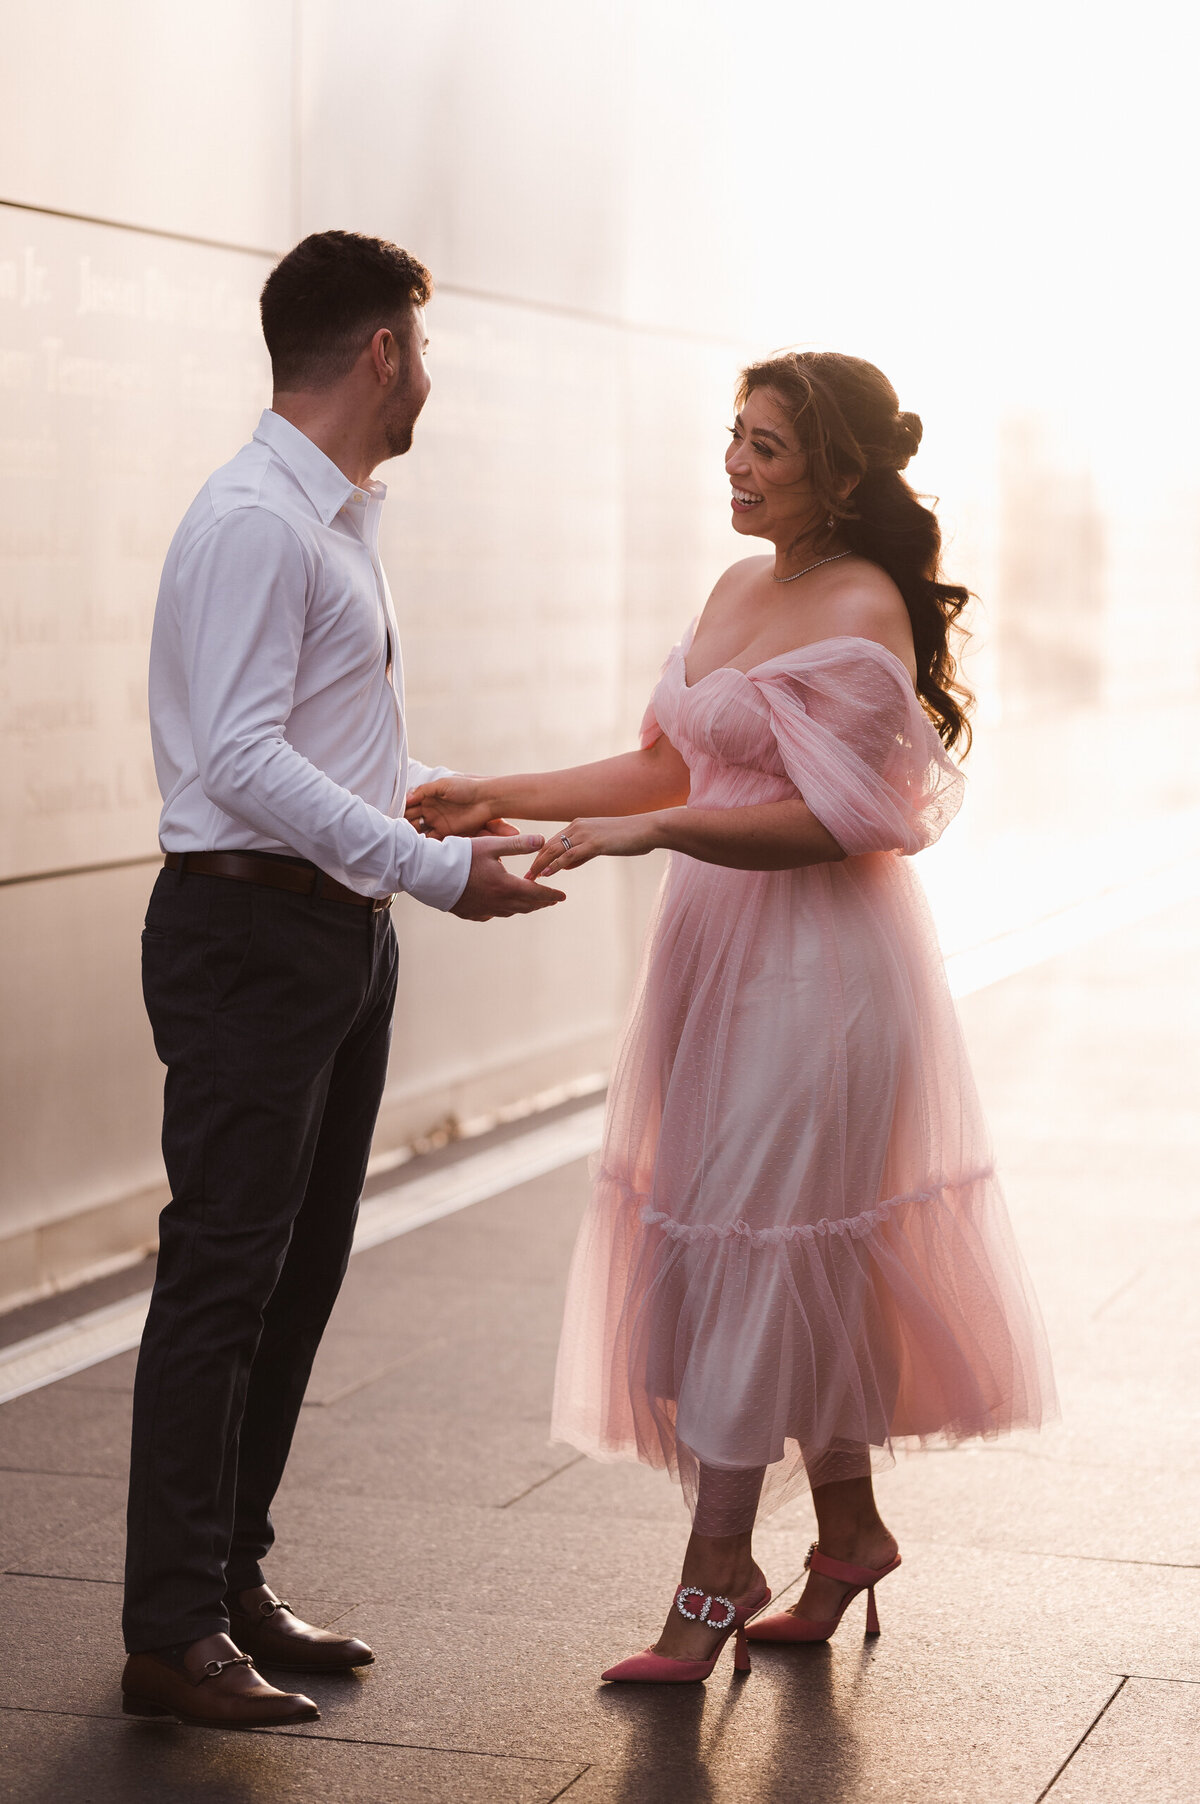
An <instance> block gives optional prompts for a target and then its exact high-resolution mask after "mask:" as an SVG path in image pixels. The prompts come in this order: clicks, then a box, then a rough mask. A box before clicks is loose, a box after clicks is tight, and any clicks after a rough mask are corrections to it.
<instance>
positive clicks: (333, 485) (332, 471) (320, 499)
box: [254, 407, 387, 526]
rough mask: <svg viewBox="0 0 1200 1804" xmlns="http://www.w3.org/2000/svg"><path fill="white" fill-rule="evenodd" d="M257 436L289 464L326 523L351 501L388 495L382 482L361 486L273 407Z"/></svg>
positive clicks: (262, 422) (263, 413) (263, 414)
mask: <svg viewBox="0 0 1200 1804" xmlns="http://www.w3.org/2000/svg"><path fill="white" fill-rule="evenodd" d="M254 436H255V438H256V439H257V440H258V441H259V443H260V444H263V445H266V446H267V447H268V448H269V449H270V450H271V451H273V452H274V453H275V456H276V457H277V458H278V459H279V460H280V462H281V463H284V464H286V465H287V467H288V469H289V470H290V471H291V473H292V475H293V476H294V477H295V478H296V481H297V482H298V483H299V484H300V487H301V488H302V489H303V490H304V493H305V494H306V495H307V496H308V499H309V500H310V501H311V502H312V504H313V507H314V509H315V510H316V513H317V515H318V517H319V518H320V520H321V523H322V525H324V526H328V525H329V524H330V522H331V521H332V520H333V519H334V517H335V516H336V515H337V514H339V513H340V512H341V510H342V508H344V507H345V505H346V503H347V502H354V501H359V500H361V501H362V502H363V503H366V502H369V501H382V500H383V497H384V496H385V495H386V494H387V489H386V487H385V485H384V484H383V483H382V482H367V483H364V484H363V485H362V487H361V488H359V487H356V486H355V484H354V483H352V482H351V481H350V480H349V478H348V477H346V476H345V475H343V473H342V471H341V470H339V469H338V467H337V465H336V464H335V463H334V462H333V460H332V459H331V458H328V457H326V455H325V453H324V452H323V451H322V450H321V449H320V447H319V446H318V445H314V444H313V441H312V440H311V439H310V438H309V437H308V436H307V434H306V433H303V432H301V430H300V428H299V427H298V426H293V425H292V422H291V421H290V420H285V419H284V417H283V415H282V414H279V413H275V412H274V411H273V410H272V409H271V408H270V407H264V408H263V412H262V418H261V419H260V420H259V422H258V425H257V426H256V427H255V429H254Z"/></svg>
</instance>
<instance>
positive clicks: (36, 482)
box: [0, 207, 270, 877]
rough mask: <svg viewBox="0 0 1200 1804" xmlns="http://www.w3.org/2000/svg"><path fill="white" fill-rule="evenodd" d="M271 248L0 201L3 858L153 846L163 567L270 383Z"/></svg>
mask: <svg viewBox="0 0 1200 1804" xmlns="http://www.w3.org/2000/svg"><path fill="white" fill-rule="evenodd" d="M268 268H269V263H268V262H267V260H266V259H265V258H258V257H254V256H251V255H248V254H245V253H241V252H234V251H224V250H217V249H211V248H207V247H203V246H197V245H190V244H182V243H175V242H172V241H170V240H165V239H161V238H151V237H149V236H147V235H145V234H142V233H137V232H130V231H123V230H118V229H114V228H111V227H106V226H96V225H90V224H86V223H83V222H80V221H76V220H68V219H55V218H51V217H47V216H39V215H36V214H32V213H28V212H24V211H22V210H18V209H16V208H9V207H0V876H3V877H13V876H22V875H27V874H30V873H35V872H39V871H50V870H62V869H65V868H71V867H73V866H77V865H86V864H103V863H108V862H111V861H115V860H118V859H122V858H136V857H138V856H141V855H149V854H152V853H153V852H154V849H155V845H156V835H155V824H156V820H157V815H158V807H159V798H158V790H157V787H156V785H155V781H154V768H153V763H152V760H151V756H150V743H149V734H148V725H147V715H146V657H147V651H148V647H149V638H150V628H151V623H152V620H153V615H154V600H155V595H156V592H157V587H158V576H159V571H160V568H161V565H162V560H163V556H164V554H165V552H166V549H167V546H168V544H169V543H170V539H171V534H172V533H173V532H174V530H175V527H176V525H177V523H178V521H179V518H180V516H181V514H182V513H183V511H184V509H185V508H186V507H187V505H188V503H189V501H190V500H191V498H192V496H193V495H194V494H195V493H196V491H197V489H198V488H199V487H200V485H201V484H202V483H203V482H204V480H205V478H206V476H207V475H208V474H209V472H210V471H211V470H212V469H213V468H214V467H215V466H216V465H218V464H220V463H222V462H224V461H225V459H226V458H228V457H229V456H231V455H232V454H233V452H234V451H235V450H236V449H237V447H238V445H239V444H240V443H241V442H242V441H243V440H244V439H245V438H246V437H247V436H248V434H249V432H250V431H251V430H252V429H253V425H254V422H255V420H256V418H257V416H258V413H259V411H260V409H261V408H262V407H263V406H264V405H265V404H266V402H267V401H268V399H269V396H270V379H269V369H268V365H267V360H266V353H265V351H264V349H263V345H262V340H261V335H260V333H259V329H258V319H257V295H258V290H259V288H260V286H261V284H262V281H263V278H264V276H265V274H266V272H267V269H268Z"/></svg>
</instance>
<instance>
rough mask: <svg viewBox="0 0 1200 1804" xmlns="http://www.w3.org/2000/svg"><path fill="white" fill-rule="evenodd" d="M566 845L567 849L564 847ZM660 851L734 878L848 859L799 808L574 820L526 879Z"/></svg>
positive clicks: (762, 806)
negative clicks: (733, 873)
mask: <svg viewBox="0 0 1200 1804" xmlns="http://www.w3.org/2000/svg"><path fill="white" fill-rule="evenodd" d="M564 839H566V840H568V841H569V842H570V844H569V845H564V844H563V840H564ZM657 849H662V850H665V851H668V852H685V853H686V854H687V856H688V857H689V858H699V859H702V860H703V862H704V863H705V864H723V865H728V866H730V867H731V868H732V869H734V870H738V871H790V870H795V869H797V868H798V867H799V866H801V865H806V864H833V863H835V862H837V861H838V860H840V859H843V858H845V856H846V854H845V853H844V852H843V850H842V848H841V846H839V845H838V843H837V841H836V839H834V837H833V835H832V834H831V833H829V832H828V831H827V830H826V829H825V828H824V827H823V826H822V825H821V823H820V821H819V820H818V819H817V817H816V815H815V814H814V813H813V812H812V810H811V808H809V807H807V806H806V804H805V803H804V802H802V801H800V800H798V799H797V800H796V801H786V802H755V803H752V804H751V805H750V806H749V807H746V808H683V807H676V808H661V809H656V810H655V811H654V812H652V813H646V814H638V815H633V816H632V817H629V818H625V819H620V820H612V819H604V818H601V819H577V820H573V821H570V822H569V823H568V824H567V826H565V827H564V828H563V830H562V832H561V833H555V834H553V835H552V836H551V837H550V838H549V839H548V840H547V841H546V844H545V845H544V846H543V847H542V850H541V851H540V852H539V853H538V855H537V857H536V858H535V859H534V861H533V864H532V865H531V867H530V869H529V872H528V875H529V876H530V877H548V876H552V875H553V874H554V872H555V871H570V870H574V869H575V867H576V866H577V865H581V864H587V863H588V861H589V859H592V858H600V857H606V856H607V857H610V858H633V857H638V856H640V855H641V854H642V853H645V852H653V851H655V850H657Z"/></svg>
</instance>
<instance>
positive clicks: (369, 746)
mask: <svg viewBox="0 0 1200 1804" xmlns="http://www.w3.org/2000/svg"><path fill="white" fill-rule="evenodd" d="M429 295H430V278H429V275H428V272H427V271H426V270H425V269H424V268H422V266H421V265H420V264H419V263H418V262H416V261H415V259H414V258H412V257H410V256H409V255H408V254H407V253H406V252H405V251H402V250H400V249H399V248H398V247H397V246H396V245H393V244H385V243H382V242H381V241H379V240H377V239H372V238H364V237H359V236H357V235H355V234H351V233H346V232H323V233H320V234H317V235H316V236H314V237H310V238H306V239H305V240H304V241H303V243H301V244H299V245H297V247H296V248H295V250H293V251H291V252H290V253H289V254H288V256H286V257H285V258H284V259H283V261H282V262H281V263H280V264H279V265H278V267H277V268H276V269H275V270H273V272H272V273H271V275H270V276H269V277H268V279H267V283H266V286H265V287H264V289H263V294H262V321H263V333H264V336H265V338H266V341H267V347H268V350H269V351H270V354H271V363H272V370H273V375H274V396H273V399H272V403H271V407H270V409H269V410H268V411H266V412H265V413H264V414H263V416H262V419H261V421H260V422H259V425H258V429H257V431H256V432H255V434H254V438H253V440H252V441H251V443H250V444H248V445H246V446H245V447H244V448H243V449H242V450H241V451H240V452H239V453H238V454H237V456H236V457H235V458H234V459H233V460H232V462H231V463H229V464H226V465H225V467H224V468H223V469H221V470H218V471H217V472H216V474H215V475H214V476H213V477H211V478H210V480H209V482H208V483H207V484H206V485H205V487H204V489H203V490H202V491H201V493H200V494H199V495H198V496H197V498H196V500H195V501H194V502H193V504H192V506H191V508H190V509H189V510H188V512H187V514H186V515H185V517H184V520H183V523H182V524H181V526H180V528H179V530H178V532H177V533H176V534H175V538H174V540H173V541H172V544H171V548H170V551H169V552H168V554H167V561H166V565H165V567H164V570H163V578H162V584H161V588H160V591H159V598H158V607H157V611H156V614H155V622H154V636H153V641H152V645H151V653H150V713H151V726H152V732H153V738H154V755H155V764H156V769H157V773H158V779H159V784H160V787H161V789H162V794H163V811H162V817H161V822H160V840H161V844H162V847H163V850H164V852H165V854H166V858H165V868H164V869H163V871H162V872H160V874H159V877H158V880H157V883H156V885H155V889H154V894H153V896H152V898H151V902H150V908H149V912H148V914H147V917H146V930H145V935H144V939H143V982H144V991H145V998H146V1007H147V1011H148V1013H149V1015H150V1020H151V1023H152V1026H153V1028H154V1036H155V1046H156V1048H157V1051H158V1054H159V1057H160V1058H161V1059H162V1061H163V1063H164V1064H165V1065H166V1068H167V1076H166V1090H165V1105H164V1119H163V1153H164V1157H165V1160H166V1167H167V1175H168V1178H169V1181H170V1186H171V1201H170V1203H169V1204H168V1206H167V1208H166V1209H165V1210H164V1211H163V1215H162V1222H161V1237H160V1247H159V1257H158V1275H157V1278H156V1281H155V1286H154V1294H153V1297H152V1299H151V1304H150V1314H149V1319H148V1321H147V1323H146V1331H145V1334H144V1336H143V1338H142V1347H141V1354H140V1357H139V1359H138V1369H137V1381H136V1385H135V1389H134V1419H133V1449H132V1459H131V1474H130V1491H129V1534H128V1553H127V1562H126V1591H125V1615H124V1626H125V1642H126V1647H127V1649H128V1652H129V1659H128V1661H127V1663H126V1667H125V1673H124V1678H123V1681H122V1686H123V1692H124V1699H125V1709H126V1710H127V1711H129V1712H131V1713H133V1714H139V1715H176V1716H180V1717H183V1718H185V1719H186V1720H188V1721H192V1722H199V1723H204V1724H210V1725H217V1726H240V1727H249V1726H251V1725H254V1724H268V1723H269V1724H278V1723H291V1722H300V1721H305V1720H310V1719H312V1718H314V1717H316V1716H317V1715H318V1714H319V1713H318V1711H317V1708H316V1706H315V1705H314V1704H313V1703H312V1702H311V1701H310V1700H309V1699H308V1698H307V1697H304V1696H303V1695H301V1694H299V1693H289V1692H285V1691H279V1690H276V1689H275V1688H274V1687H273V1686H270V1685H268V1684H267V1683H266V1682H265V1680H263V1679H262V1678H261V1677H260V1676H259V1674H258V1673H257V1671H256V1670H255V1668H254V1665H253V1664H252V1662H253V1660H255V1659H258V1660H261V1661H262V1662H263V1663H264V1664H266V1663H270V1664H272V1665H275V1666H283V1667H290V1668H292V1669H300V1670H302V1671H330V1670H345V1669H348V1668H350V1667H353V1666H359V1665H365V1664H367V1663H368V1662H369V1661H370V1660H371V1659H372V1658H373V1656H372V1654H371V1650H370V1649H369V1648H368V1647H366V1646H365V1645H364V1644H363V1643H362V1642H361V1641H358V1640H355V1639H353V1638H351V1637H344V1636H337V1635H333V1634H330V1633H328V1632H326V1631H323V1630H320V1629H316V1628H313V1627H311V1626H310V1625H309V1624H307V1623H303V1622H301V1621H300V1620H299V1618H297V1617H296V1616H295V1615H293V1614H292V1612H291V1611H290V1609H289V1607H288V1605H287V1604H286V1603H284V1602H282V1601H281V1600H280V1599H279V1598H277V1597H276V1596H275V1594H274V1592H272V1591H271V1590H269V1589H268V1587H267V1586H266V1584H265V1583H264V1582H263V1574H262V1567H261V1564H260V1562H261V1561H262V1559H263V1557H264V1556H265V1554H266V1553H267V1551H268V1549H269V1548H270V1546H271V1543H272V1539H273V1531H272V1526H271V1517H270V1505H271V1501H272V1498H273V1497H274V1494H275V1491H276V1488H277V1486H278V1484H279V1480H280V1476H281V1474H282V1472H283V1468H284V1464H285V1462H286V1459H287V1455H288V1450H289V1447H290V1445H291V1440H292V1434H293V1431H294V1429H295V1425H296V1419H297V1415H298V1413H299V1409H300V1404H301V1401H302V1399H303V1396H304V1389H305V1385H306V1382H307V1380H308V1376H309V1371H310V1369H311V1366H312V1361H313V1356H314V1354H315V1353H316V1349H317V1346H318V1343H319V1342H320V1339H321V1335H322V1332H323V1331H324V1327H325V1323H326V1321H327V1319H328V1316H329V1312H330V1310H331V1308H332V1307H333V1303H334V1299H335V1297H336V1296H337V1293H338V1289H339V1287H340V1284H341V1281H342V1277H343V1276H344V1273H345V1270H346V1263H347V1260H348V1258H349V1254H350V1245H351V1240H352V1236H353V1232H354V1223H355V1217H356V1215H357V1211H358V1199H359V1196H360V1194H361V1191H362V1185H363V1179H364V1177H365V1174H366V1165H367V1154H368V1150H369V1147H370V1142H371V1134H372V1130H373V1128H374V1124H375V1117H376V1113H377V1111H378V1106H379V1100H380V1096H381V1094H382V1090H383V1083H384V1076H385V1072H386V1067H387V1052H388V1039H389V1032H390V1022H391V1014H392V1005H393V1001H394V998H395V992H396V941H395V935H394V933H393V930H392V926H391V921H390V918H389V915H388V912H387V911H388V907H389V905H390V903H391V901H392V900H393V895H394V893H395V892H398V891H401V890H405V891H407V892H408V893H409V895H411V896H414V897H415V898H416V899H417V901H419V902H423V903H425V904H426V905H427V906H429V907H432V908H439V909H444V910H446V909H448V910H450V911H451V912H452V913H454V914H457V915H459V916H460V917H462V918H463V919H465V920H473V921H480V920H487V919H490V918H491V917H493V916H497V915H513V914H524V913H529V912H530V911H531V910H533V909H537V908H545V907H548V906H551V905H553V904H554V903H555V902H558V901H561V900H562V892H561V891H557V890H547V889H545V888H544V887H543V886H541V885H539V884H536V883H532V882H529V881H527V880H526V879H524V878H520V877H517V876H515V875H512V874H510V873H509V872H507V871H505V869H504V867H503V865H502V864H501V863H500V859H501V857H507V856H509V855H511V854H514V853H527V852H530V851H535V850H537V848H538V847H539V846H540V845H541V843H542V841H541V838H540V836H537V835H526V836H523V837H522V836H513V835H510V836H495V837H493V836H483V837H479V838H475V839H461V838H459V839H446V840H444V841H442V842H440V843H439V842H438V841H436V840H434V839H430V838H423V837H421V836H420V835H419V834H418V833H417V832H415V831H414V829H413V828H412V827H411V826H410V825H409V824H408V823H407V822H406V821H405V819H404V801H405V794H406V791H407V788H408V786H409V784H410V783H411V782H420V781H425V780H427V779H428V778H430V777H432V776H434V775H436V774H442V773H440V772H435V771H433V770H430V769H428V768H427V767H425V766H423V765H418V764H416V763H414V762H410V760H409V759H408V756H407V750H406V743H405V732H404V711H403V684H402V676H401V664H400V646H399V642H398V639H397V634H396V622H395V616H394V614H393V612H392V605H391V598H390V596H389V593H388V588H387V583H386V580H385V578H384V575H383V570H382V568H381V566H380V562H379V556H378V551H377V539H378V529H379V515H380V510H381V507H382V504H383V497H384V494H385V492H386V491H385V489H384V487H383V485H382V484H381V483H377V482H375V481H373V480H372V471H373V470H374V469H375V467H376V465H377V464H379V463H380V462H382V461H383V460H384V459H385V458H389V457H396V456H400V455H402V454H403V453H404V452H405V451H407V450H408V448H409V446H410V444H411V443H412V434H413V427H414V425H415V423H416V420H417V416H418V415H419V413H420V412H421V408H422V407H423V405H424V403H425V400H426V397H427V396H428V393H429V376H428V374H427V372H426V369H425V349H426V338H425V317H424V308H425V305H426V303H427V301H428V299H429Z"/></svg>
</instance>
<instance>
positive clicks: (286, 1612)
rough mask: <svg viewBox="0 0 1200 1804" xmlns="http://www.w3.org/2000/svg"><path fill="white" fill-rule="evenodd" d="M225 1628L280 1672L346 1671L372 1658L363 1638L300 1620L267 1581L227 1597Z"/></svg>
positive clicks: (238, 1641) (364, 1664) (250, 1651)
mask: <svg viewBox="0 0 1200 1804" xmlns="http://www.w3.org/2000/svg"><path fill="white" fill-rule="evenodd" d="M229 1629H230V1633H231V1634H232V1635H233V1636H235V1637H236V1639H237V1643H238V1646H239V1647H244V1648H245V1649H246V1651H247V1652H248V1653H250V1654H253V1656H254V1658H255V1659H256V1660H260V1661H261V1662H262V1664H263V1665H264V1666H280V1667H282V1668H283V1669H284V1670H285V1671H290V1672H349V1671H350V1669H351V1668H352V1667H355V1666H370V1665H371V1664H372V1662H373V1661H374V1659H375V1656H374V1654H373V1653H372V1652H371V1650H370V1648H369V1647H368V1646H367V1644H366V1642H365V1641H359V1640H358V1639H357V1638H356V1637H355V1636H353V1635H335V1634H334V1633H333V1632H332V1631H331V1630H330V1629H318V1628H316V1627H314V1625H313V1624H312V1623H311V1622H302V1621H301V1620H300V1618H299V1617H298V1616H295V1615H293V1613H292V1607H291V1605H290V1604H287V1603H284V1602H283V1600H282V1599H281V1598H278V1597H276V1595H275V1593H274V1592H273V1591H272V1590H270V1589H269V1588H268V1587H267V1586H266V1585H258V1586H256V1587H255V1589H254V1590H253V1591H242V1592H240V1593H239V1594H238V1596H237V1597H234V1598H230V1599H229Z"/></svg>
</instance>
